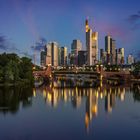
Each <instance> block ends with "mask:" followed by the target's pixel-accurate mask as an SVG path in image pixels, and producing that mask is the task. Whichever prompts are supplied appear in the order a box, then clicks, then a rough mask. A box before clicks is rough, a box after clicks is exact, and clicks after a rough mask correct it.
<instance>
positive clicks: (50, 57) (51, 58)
mask: <svg viewBox="0 0 140 140" xmlns="http://www.w3.org/2000/svg"><path fill="white" fill-rule="evenodd" d="M58 48H59V46H58V43H56V42H50V43H48V44H47V47H46V50H47V57H46V65H48V64H51V65H52V66H58Z"/></svg>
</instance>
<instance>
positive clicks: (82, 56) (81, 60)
mask: <svg viewBox="0 0 140 140" xmlns="http://www.w3.org/2000/svg"><path fill="white" fill-rule="evenodd" d="M86 61H87V51H83V50H81V51H79V52H78V66H83V65H85V64H86Z"/></svg>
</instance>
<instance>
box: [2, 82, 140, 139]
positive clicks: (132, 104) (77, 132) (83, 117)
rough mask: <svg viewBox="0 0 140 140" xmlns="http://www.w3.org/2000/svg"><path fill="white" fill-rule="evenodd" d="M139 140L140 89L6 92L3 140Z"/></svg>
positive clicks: (11, 90)
mask: <svg viewBox="0 0 140 140" xmlns="http://www.w3.org/2000/svg"><path fill="white" fill-rule="evenodd" d="M139 138H140V87H139V86H132V85H129V86H119V87H117V86H114V87H109V86H104V87H103V86H102V87H96V88H77V87H75V88H53V87H51V86H43V87H40V88H32V87H15V88H6V87H3V88H0V140H103V139H106V140H109V139H113V140H114V139H116V140H124V139H126V140H132V139H133V140H136V139H138V140H139Z"/></svg>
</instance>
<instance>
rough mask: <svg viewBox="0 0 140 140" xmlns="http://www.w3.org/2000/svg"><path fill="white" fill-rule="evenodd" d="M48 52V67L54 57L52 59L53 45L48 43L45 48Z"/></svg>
mask: <svg viewBox="0 0 140 140" xmlns="http://www.w3.org/2000/svg"><path fill="white" fill-rule="evenodd" d="M45 51H46V65H50V64H52V57H51V43H48V44H47V45H46V48H45Z"/></svg>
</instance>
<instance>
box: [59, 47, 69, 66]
mask: <svg viewBox="0 0 140 140" xmlns="http://www.w3.org/2000/svg"><path fill="white" fill-rule="evenodd" d="M60 49H61V53H60V54H61V64H60V65H61V66H66V65H67V57H68V54H67V47H61V48H60Z"/></svg>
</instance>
